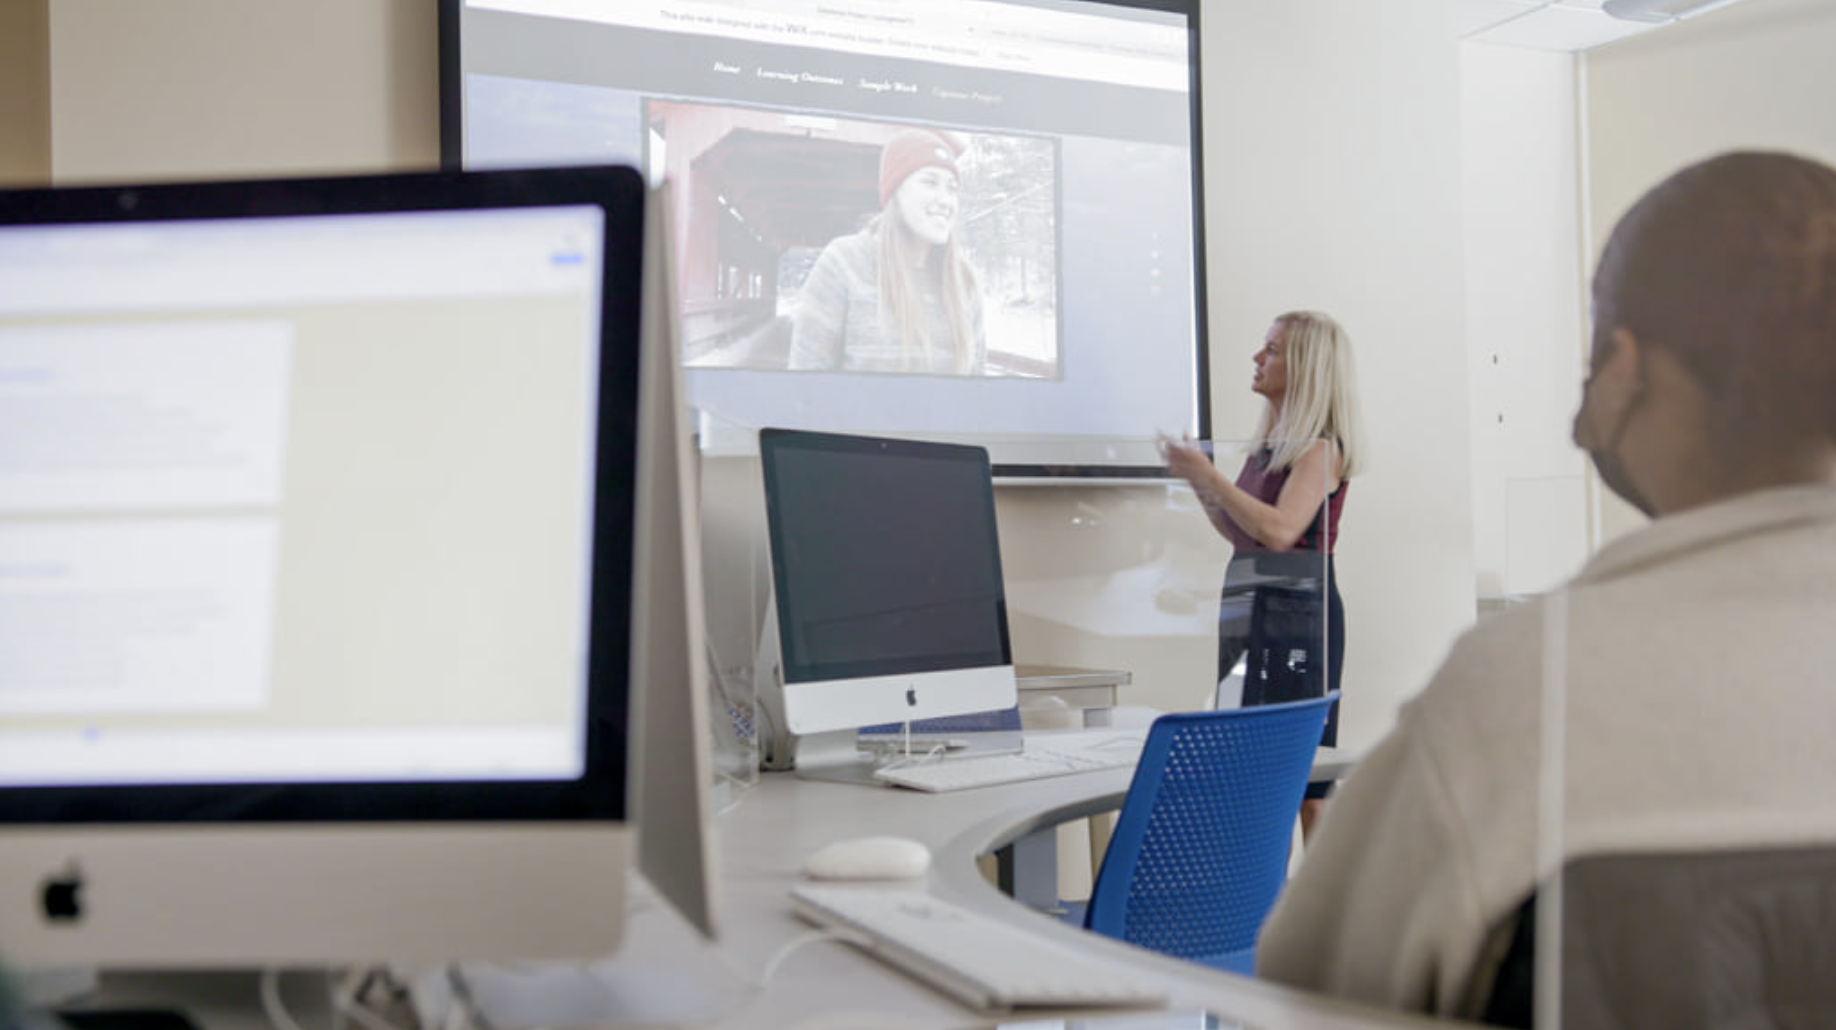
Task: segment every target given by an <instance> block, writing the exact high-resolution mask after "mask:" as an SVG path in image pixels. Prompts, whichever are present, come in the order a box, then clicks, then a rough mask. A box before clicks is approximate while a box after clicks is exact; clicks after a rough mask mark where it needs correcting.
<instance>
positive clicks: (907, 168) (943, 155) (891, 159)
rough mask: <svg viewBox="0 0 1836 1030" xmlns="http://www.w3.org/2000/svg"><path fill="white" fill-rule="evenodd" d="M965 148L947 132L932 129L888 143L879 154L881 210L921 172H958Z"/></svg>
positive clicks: (902, 135) (910, 132) (912, 131)
mask: <svg viewBox="0 0 1836 1030" xmlns="http://www.w3.org/2000/svg"><path fill="white" fill-rule="evenodd" d="M962 152H963V145H962V143H961V142H959V141H958V140H957V139H956V138H955V137H954V136H953V135H951V134H950V133H947V132H933V131H932V130H930V129H907V130H905V131H904V132H901V133H900V134H898V135H897V136H894V137H893V138H892V139H889V140H887V141H886V147H885V149H883V150H881V151H880V206H881V207H885V206H886V201H887V198H889V197H891V196H892V195H893V191H894V190H896V189H898V188H899V184H900V183H902V182H904V181H905V179H906V177H907V176H909V175H911V174H912V173H913V172H915V171H917V170H918V169H920V168H930V167H933V166H935V167H937V168H947V169H949V170H950V171H951V172H955V171H956V159H957V157H958V156H959V155H960V154H962Z"/></svg>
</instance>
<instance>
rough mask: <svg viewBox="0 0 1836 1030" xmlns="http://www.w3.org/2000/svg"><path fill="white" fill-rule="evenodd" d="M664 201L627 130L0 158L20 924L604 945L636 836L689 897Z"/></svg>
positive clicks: (318, 941)
mask: <svg viewBox="0 0 1836 1030" xmlns="http://www.w3.org/2000/svg"><path fill="white" fill-rule="evenodd" d="M655 217H656V204H655V191H652V190H650V189H648V188H647V187H646V186H645V183H644V181H643V179H642V177H641V176H640V175H639V174H638V173H637V172H635V171H633V170H630V169H625V168H578V169H567V170H543V171H500V172H479V173H465V174H459V173H451V174H406V175H388V176H353V177H347V178H327V179H314V180H300V181H281V180H273V181H261V182H241V183H198V184H173V185H161V186H150V187H145V188H132V189H129V188H102V187H91V188H79V189H47V190H29V191H16V192H11V193H0V612H3V613H4V614H0V962H4V963H6V964H7V965H10V966H12V967H14V968H17V969H22V970H32V969H41V968H54V967H70V966H76V967H86V968H94V969H101V970H107V969H113V968H124V969H202V968H212V969H217V968H221V969H250V968H261V967H269V968H273V967H279V966H340V965H342V966H351V965H361V964H372V963H391V964H396V963H399V964H403V965H408V966H413V965H425V964H439V963H447V962H453V961H457V960H464V959H484V960H491V959H543V958H582V957H597V956H604V955H607V954H610V953H612V952H613V951H614V950H615V949H616V948H617V946H618V944H619V942H620V937H621V932H622V927H623V920H624V910H625V905H626V899H625V895H626V880H627V874H628V872H629V871H630V870H631V869H633V868H634V863H635V862H636V860H637V857H638V855H639V852H640V851H641V852H642V853H643V854H644V856H645V864H646V866H647V869H646V871H647V872H648V871H650V870H654V869H660V868H663V869H664V871H663V872H661V873H659V874H658V875H657V876H656V877H655V879H657V880H659V881H661V882H660V883H659V884H658V886H659V889H660V890H661V892H662V893H664V894H665V896H666V897H667V898H669V899H670V900H673V901H674V902H675V903H676V905H677V907H679V908H680V909H681V910H682V911H683V913H684V914H685V915H686V916H687V917H688V918H689V919H691V920H692V921H694V922H695V923H696V924H697V925H698V926H700V927H701V928H702V929H703V930H704V931H705V932H710V933H711V932H712V929H713V915H714V914H713V899H712V893H711V890H710V888H709V873H708V862H709V857H708V854H707V850H708V844H707V841H706V840H705V839H704V838H705V835H706V834H707V832H708V830H709V824H708V820H707V812H708V808H707V805H708V799H707V798H706V797H705V796H704V794H705V792H706V790H707V789H708V787H709V785H710V780H711V775H710V773H709V771H708V763H707V750H706V748H707V739H706V733H705V732H704V730H705V715H704V714H703V707H704V703H705V693H704V692H703V691H702V690H701V688H700V684H701V683H702V682H704V680H703V679H702V677H703V676H704V675H705V671H704V668H703V662H704V660H705V659H704V657H703V655H702V653H701V648H702V644H701V635H700V634H701V631H700V628H699V627H700V621H699V620H700V618H701V612H700V610H699V607H698V606H699V597H698V595H697V593H696V591H697V590H698V589H699V587H698V584H699V571H698V569H697V568H696V567H695V563H696V562H697V561H698V555H697V554H695V553H693V552H692V551H691V550H685V545H686V544H687V543H688V542H692V541H694V540H695V539H696V538H697V530H696V529H695V528H694V527H693V525H692V520H693V518H694V515H695V511H694V503H693V494H692V490H691V489H690V486H691V481H690V480H689V479H688V478H687V477H688V473H687V472H686V471H685V469H684V467H683V466H684V463H685V462H686V461H687V460H688V447H689V444H688V443H687V441H686V434H685V432H684V430H683V427H684V425H685V423H684V422H683V417H682V412H681V410H680V405H679V397H680V387H679V385H676V384H675V383H674V373H675V366H676V358H675V355H674V353H673V351H674V337H673V319H672V318H670V317H664V316H665V315H666V314H667V313H668V312H669V311H670V310H671V309H670V308H669V307H668V306H667V302H666V301H665V302H658V301H657V300H656V298H657V297H659V296H667V292H668V282H667V274H666V273H667V265H668V263H667V262H666V261H659V260H658V259H657V258H656V257H655V255H656V253H657V250H658V247H659V246H660V243H661V242H662V234H660V233H657V232H647V224H648V223H649V222H650V220H652V219H654V218H655ZM634 619H638V620H640V621H638V623H637V626H638V630H637V632H636V634H635V635H634V632H633V625H634ZM672 807H673V808H675V809H676V811H675V812H674V814H673V816H672V818H671V819H670V820H669V821H665V820H664V818H663V817H662V816H660V815H659V816H655V817H656V827H657V829H656V832H654V833H652V834H650V835H649V839H648V840H645V841H644V842H643V845H642V847H641V848H638V847H634V843H633V836H634V825H633V824H634V818H638V817H640V815H639V814H640V813H643V814H644V816H651V815H655V813H659V812H664V811H667V810H670V809H671V808H672ZM646 828H647V829H648V828H649V827H646ZM664 867H667V868H664Z"/></svg>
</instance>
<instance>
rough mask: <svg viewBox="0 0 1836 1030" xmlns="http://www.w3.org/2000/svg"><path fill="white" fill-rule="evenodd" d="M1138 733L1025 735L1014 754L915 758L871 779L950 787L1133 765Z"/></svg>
mask: <svg viewBox="0 0 1836 1030" xmlns="http://www.w3.org/2000/svg"><path fill="white" fill-rule="evenodd" d="M1141 744H1142V736H1141V734H1138V733H1137V734H1127V733H1114V732H1108V733H1101V734H1084V733H1078V734H1066V735H1063V736H1048V737H1042V738H1031V737H1029V738H1028V739H1027V742H1026V749H1025V750H1024V751H1021V752H1018V753H1016V754H1005V755H970V756H966V757H961V758H951V757H941V758H913V759H910V760H907V761H903V762H893V763H891V764H889V765H886V766H884V767H882V768H879V769H875V770H874V772H873V775H874V778H875V779H878V780H881V781H883V782H885V783H890V784H892V785H894V786H897V787H909V788H911V789H912V790H925V791H932V792H938V791H949V790H967V789H969V788H971V787H992V786H995V785H997V784H1002V783H1020V782H1023V781H1026V780H1042V779H1046V778H1048V777H1052V776H1069V775H1071V774H1072V773H1081V772H1095V771H1097V770H1100V769H1121V768H1132V767H1133V766H1134V764H1135V762H1136V760H1137V759H1139V758H1140V757H1141Z"/></svg>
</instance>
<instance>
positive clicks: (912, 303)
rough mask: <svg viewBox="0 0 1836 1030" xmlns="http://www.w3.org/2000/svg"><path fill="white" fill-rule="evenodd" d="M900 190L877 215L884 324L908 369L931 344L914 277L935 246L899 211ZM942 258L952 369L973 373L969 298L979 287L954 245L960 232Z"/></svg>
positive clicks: (953, 235)
mask: <svg viewBox="0 0 1836 1030" xmlns="http://www.w3.org/2000/svg"><path fill="white" fill-rule="evenodd" d="M897 194H898V191H897V190H895V191H894V195H893V196H892V197H889V198H887V201H886V207H885V209H883V210H882V211H881V212H880V215H879V236H880V325H881V326H882V327H883V328H884V329H885V331H886V332H887V334H888V335H890V336H896V337H897V338H898V340H899V352H900V354H901V355H902V356H903V363H904V366H905V369H906V371H911V370H912V361H913V359H914V358H915V357H916V356H918V355H922V354H924V352H925V351H926V350H927V349H928V347H929V337H930V334H931V327H930V320H929V319H928V318H927V317H926V316H925V310H924V290H923V287H922V286H921V285H920V284H919V283H918V282H917V281H916V280H917V275H916V274H915V269H916V268H917V264H918V258H919V256H920V254H922V253H923V251H924V250H925V248H927V247H930V246H931V244H929V243H927V242H925V241H924V240H921V239H919V238H917V237H916V236H915V235H914V234H913V233H912V231H911V230H910V229H908V228H907V227H906V226H905V223H904V221H902V220H901V219H900V218H899V213H898V212H897V211H896V210H894V205H895V204H897V203H898V199H897ZM932 256H933V257H935V258H936V259H937V262H938V280H939V283H940V286H941V297H940V299H941V300H942V302H943V310H944V318H945V319H946V320H947V321H948V324H949V326H950V352H951V361H950V367H951V371H953V372H955V373H956V374H957V375H970V374H973V373H974V372H976V371H977V369H976V368H975V359H976V346H975V322H974V317H973V314H972V310H971V306H972V305H971V300H970V298H972V297H974V296H975V294H976V291H977V286H976V282H975V269H974V268H972V267H970V265H969V262H967V261H965V260H963V257H962V254H961V252H960V251H958V250H957V248H956V233H955V232H951V233H950V238H949V239H947V240H945V241H944V242H943V244H942V245H940V246H937V247H936V250H935V253H934V254H933V255H932Z"/></svg>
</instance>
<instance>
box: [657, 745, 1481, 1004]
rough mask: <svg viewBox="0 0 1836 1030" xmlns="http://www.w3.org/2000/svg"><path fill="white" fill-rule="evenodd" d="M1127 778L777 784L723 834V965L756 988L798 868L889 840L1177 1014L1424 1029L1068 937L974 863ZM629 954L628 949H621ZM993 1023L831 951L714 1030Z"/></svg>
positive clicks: (849, 952)
mask: <svg viewBox="0 0 1836 1030" xmlns="http://www.w3.org/2000/svg"><path fill="white" fill-rule="evenodd" d="M1128 781H1129V773H1128V771H1126V770H1119V771H1110V772H1099V773H1085V774H1081V775H1077V776H1069V777H1060V778H1056V779H1051V780H1042V781H1038V782H1034V783H1024V784H1015V785H1009V786H1003V787H994V788H982V789H979V790H968V791H960V792H956V793H951V794H922V793H918V792H910V791H900V790H889V789H878V788H873V787H865V786H853V785H848V784H836V783H822V782H814V781H805V780H799V779H797V778H796V777H795V776H794V775H791V774H786V773H773V774H769V775H766V776H765V777H763V778H762V780H761V782H760V783H759V784H758V785H757V786H755V787H754V788H752V789H751V790H749V791H748V792H747V793H746V794H745V795H744V796H743V797H742V798H741V799H740V800H739V801H738V802H737V803H736V804H735V805H734V806H733V807H732V808H730V809H729V810H728V811H727V812H726V813H724V814H723V815H722V817H721V820H720V832H721V835H722V839H721V843H720V855H721V858H722V860H723V862H724V863H725V865H724V868H723V869H722V870H721V883H722V886H723V891H722V896H721V898H720V902H721V905H722V906H723V913H722V914H723V916H724V920H725V926H724V928H723V932H722V942H721V945H720V947H719V949H718V950H719V951H721V952H723V953H724V955H725V957H726V960H727V961H728V962H730V963H731V964H732V965H733V966H734V967H735V968H737V969H740V970H746V971H749V972H751V974H752V975H753V976H754V977H756V975H757V971H759V970H762V969H764V968H765V966H766V964H767V963H768V962H770V961H771V960H772V959H773V957H774V956H775V955H776V954H777V953H778V952H779V951H780V950H781V949H782V948H784V947H785V945H786V944H787V943H788V942H790V941H792V940H794V939H795V938H797V937H798V936H799V935H801V934H804V933H806V932H807V931H808V929H809V927H808V926H807V925H806V924H804V923H803V922H802V921H800V920H798V919H797V918H796V917H794V916H792V915H791V913H790V908H789V904H788V902H787V901H786V893H787V892H788V891H789V889H790V887H791V886H792V885H794V884H796V883H797V882H799V880H800V872H799V870H800V865H801V863H802V861H803V858H804V856H805V855H807V854H808V853H809V852H810V851H812V850H814V849H815V848H817V847H820V846H821V845H823V844H827V843H830V842H831V841H834V840H838V839H842V838H845V837H853V836H862V835H868V834H897V835H902V836H909V837H914V838H916V839H918V840H921V841H924V842H925V843H927V844H929V845H930V847H931V848H932V853H933V862H932V870H931V873H930V875H929V878H928V882H927V886H928V889H929V890H930V891H931V892H932V893H934V894H936V895H938V896H941V897H946V898H949V899H951V900H953V901H956V902H958V903H961V904H965V905H969V906H972V907H975V908H977V909H980V910H982V911H985V912H988V913H991V914H995V915H997V916H998V917H1000V918H1002V919H1004V920H1007V921H1010V922H1013V923H1016V924H1018V925H1021V926H1025V927H1028V928H1031V929H1034V930H1036V931H1038V932H1040V933H1042V934H1047V935H1051V936H1054V937H1057V938H1058V939H1060V940H1062V941H1066V942H1070V943H1072V944H1074V945H1077V946H1081V947H1084V948H1088V949H1090V950H1092V951H1095V952H1099V953H1101V954H1103V955H1105V956H1108V957H1109V958H1110V959H1111V960H1112V961H1113V962H1114V963H1115V964H1116V965H1118V966H1127V967H1128V968H1130V969H1133V970H1135V971H1137V972H1139V974H1140V975H1141V976H1142V977H1143V978H1144V979H1147V980H1151V981H1153V982H1156V983H1159V984H1161V985H1163V986H1164V987H1165V988H1166V989H1167V991H1168V993H1169V995H1170V997H1171V999H1172V1005H1173V1007H1176V1008H1199V1007H1204V1008H1210V1009H1212V1010H1214V1011H1216V1012H1218V1013H1219V1014H1220V1015H1222V1016H1226V1017H1231V1018H1235V1019H1238V1020H1241V1021H1242V1022H1244V1023H1245V1024H1247V1025H1249V1026H1251V1027H1254V1028H1256V1030H1282V1028H1297V1030H1340V1028H1345V1030H1349V1028H1370V1027H1393V1028H1408V1027H1415V1028H1428V1027H1439V1028H1442V1030H1445V1028H1446V1027H1447V1026H1448V1024H1447V1023H1444V1022H1438V1021H1434V1020H1425V1019H1416V1018H1412V1017H1405V1016H1399V1015H1396V1014H1392V1013H1388V1012H1379V1011H1375V1010H1371V1009H1367V1008H1364V1007H1362V1006H1353V1005H1349V1004H1346V1003H1344V1002H1339V1001H1336V1000H1333V999H1326V998H1319V997H1315V996H1312V995H1308V994H1304V993H1302V992H1298V991H1292V990H1289V989H1286V988H1282V987H1279V986H1276V985H1273V984H1266V983H1261V982H1257V981H1254V980H1249V979H1245V978H1243V977H1237V976H1233V975H1231V974H1228V973H1222V972H1217V971H1214V970H1210V969H1207V968H1204V967H1201V966H1197V965H1193V964H1191V963H1186V962H1181V961H1178V960H1175V959H1171V958H1167V957H1165V956H1161V955H1157V954H1154V953H1152V952H1148V951H1145V950H1142V949H1139V948H1135V947H1132V946H1129V945H1126V944H1123V943H1121V942H1118V941H1114V940H1111V939H1109V938H1105V937H1101V936H1098V935H1095V934H1090V933H1087V932H1085V931H1082V930H1079V929H1076V928H1074V927H1069V926H1065V925H1063V924H1061V923H1059V922H1057V921H1056V920H1053V919H1051V918H1050V917H1047V916H1043V915H1040V914H1037V913H1034V912H1032V911H1030V910H1028V909H1026V908H1024V907H1022V906H1021V905H1020V904H1019V903H1017V902H1015V901H1013V900H1012V899H1010V898H1008V897H1007V896H1005V895H1003V894H1002V893H1001V892H1000V891H998V890H997V889H996V888H995V887H993V886H992V885H990V884H989V883H988V882H987V880H985V879H984V878H983V877H982V875H981V874H980V872H979V871H978V870H977V868H976V861H975V860H976V858H977V857H978V856H980V855H984V854H987V853H990V852H992V851H994V850H996V849H997V848H1000V847H1002V846H1004V845H1007V844H1009V843H1012V842H1013V841H1015V840H1018V839H1019V838H1021V837H1024V836H1026V835H1027V834H1029V833H1031V832H1033V831H1035V830H1038V829H1042V828H1045V827H1048V826H1051V825H1054V824H1056V823H1058V822H1062V821H1065V820H1067V819H1073V818H1078V817H1081V816H1084V815H1089V814H1091V813H1094V812H1098V811H1104V810H1106V809H1109V808H1113V807H1115V806H1116V805H1117V804H1118V803H1119V802H1120V800H1121V797H1122V794H1123V793H1124V792H1125V791H1126V790H1127V787H1128ZM627 950H629V946H628V948H627ZM994 1022H995V1020H993V1019H990V1018H989V1017H987V1016H983V1015H979V1014H977V1013H975V1012H974V1011H972V1010H969V1009H966V1008H963V1007H961V1006H959V1005H957V1004H956V1003H955V1002H953V1001H952V1000H951V999H949V998H948V997H946V996H944V995H942V994H939V993H937V992H935V991H933V990H931V989H930V988H928V987H926V986H925V985H924V984H922V983H920V982H919V981H916V980H913V979H910V978H908V977H906V976H904V975H903V974H901V973H899V972H897V971H895V970H893V969H891V968H889V967H886V966H883V965H881V964H880V963H878V962H877V961H876V960H874V959H872V958H870V957H868V956H867V955H865V954H863V953H861V952H859V951H857V950H856V949H854V948H853V947H851V946H849V945H846V944H842V943H840V942H833V941H824V942H822V943H817V944H812V945H809V946H807V947H805V948H803V949H802V950H799V951H797V952H795V953H793V954H792V955H790V957H788V958H786V959H784V960H783V961H782V963H781V964H780V965H779V967H778V968H777V971H776V972H775V974H774V975H773V977H772V979H771V981H770V982H769V983H767V984H766V985H765V986H764V988H763V990H762V991H759V992H757V993H756V994H753V995H751V996H750V997H747V998H745V999H744V1000H743V1002H742V1003H741V1004H738V1005H736V1006H735V1007H734V1008H733V1009H732V1010H730V1011H728V1012H725V1013H723V1014H722V1016H721V1018H720V1021H719V1022H717V1023H714V1024H712V1025H717V1026H721V1027H736V1028H737V1027H745V1028H751V1027H780V1028H798V1027H811V1028H814V1027H819V1026H820V1027H831V1026H837V1027H839V1026H880V1027H890V1028H895V1030H896V1028H901V1027H907V1026H909V1027H939V1028H954V1027H973V1026H978V1025H992V1024H993V1023H994Z"/></svg>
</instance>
